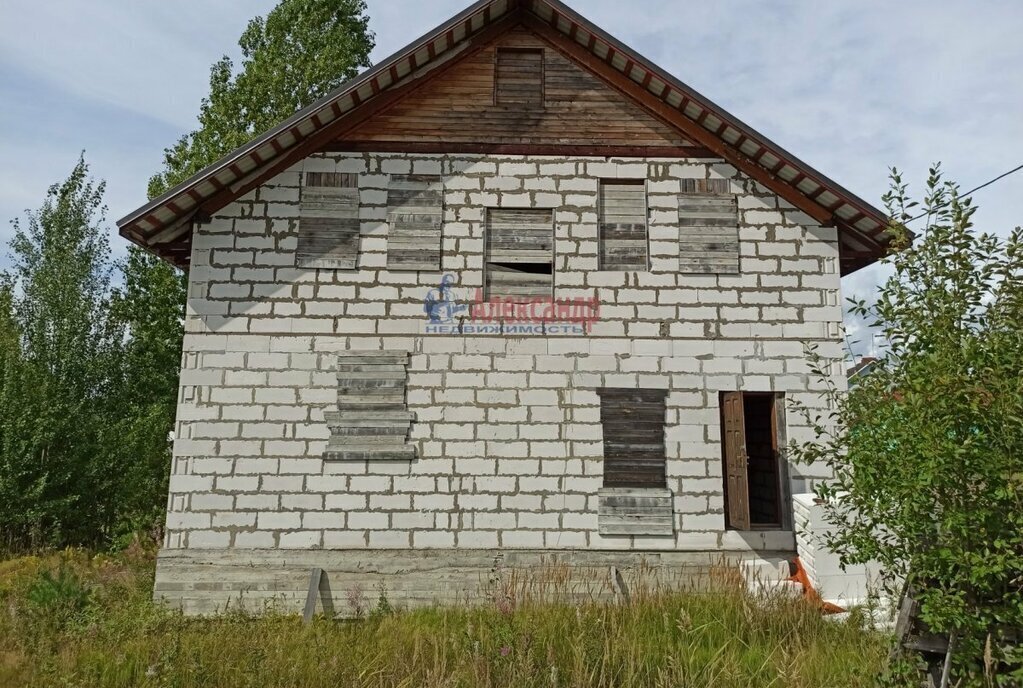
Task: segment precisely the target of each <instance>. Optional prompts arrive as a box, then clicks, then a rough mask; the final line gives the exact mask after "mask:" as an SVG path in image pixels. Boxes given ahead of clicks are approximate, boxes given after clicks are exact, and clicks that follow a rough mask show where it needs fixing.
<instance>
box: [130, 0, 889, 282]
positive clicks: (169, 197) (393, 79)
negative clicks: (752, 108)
mask: <svg viewBox="0 0 1023 688" xmlns="http://www.w3.org/2000/svg"><path fill="white" fill-rule="evenodd" d="M495 18H496V21H494V20H495ZM522 22H526V23H527V25H528V26H530V27H531V28H532V29H533V30H534V31H536V32H537V33H541V29H540V27H545V29H546V31H547V33H546V34H543V35H545V36H546V35H556V36H560V37H561V39H562V41H563V45H562V48H561V49H562V50H563V51H565V52H571V53H572V54H573V55H576V56H577V57H578V58H579V59H577V60H576V61H577V62H584V63H585V64H586V65H594V64H596V65H597V66H602V67H603V71H602V72H601V73H602V74H604V75H605V77H604V78H605V80H607V76H608V74H609V73H613V74H615V75H617V79H620V81H621V82H622V83H619V84H618V85H619V88H620V90H622V91H623V92H625V93H627V94H628V95H629V96H631V97H632V99H633V100H634V101H641V99H639V98H637V97H636V92H637V90H638V91H640V92H643V93H644V94H645V98H644V99H643V100H642V101H641V102H643V103H644V107H645V108H646V109H647V110H653V111H660V112H661V116H662V119H664V120H665V121H667V122H670V123H671V124H672V125H673V126H674V127H676V128H680V129H682V130H683V131H684V132H685V133H687V134H689V136H690V138H692V139H693V140H694V142H695V143H696V144H698V145H699V146H701V147H703V148H706V149H708V150H710V151H712V152H713V154H714V155H715V156H717V157H721V158H724V159H726V160H729V161H730V162H732V163H733V164H734V165H735V166H736V167H737V168H739V169H740V170H741V171H742V172H743V173H744V174H746V175H748V176H750V177H752V178H754V179H756V180H757V181H759V182H760V183H762V184H763V185H764V186H765V187H767V188H769V189H771V190H772V191H774V192H775V193H777V194H778V195H779V196H781V197H782V198H785V199H786V200H788V201H790V202H791V203H793V204H794V205H796V206H797V207H798V208H800V209H801V210H803V211H804V212H807V213H808V214H809V215H810V216H811V217H814V218H815V219H817V221H819V222H821V223H823V224H835V225H836V226H838V227H839V229H840V236H842V237H843V241H842V243H843V247H844V244H845V235H847V234H848V233H849V231H850V230H852V229H855V230H857V236H858V237H867V236H869V237H870V241H869V242H868V243H870V244H871V247H872V248H871V250H873V251H874V254H873V255H872V256H871V257H870V258H865V259H863V260H846V258H845V256H843V258H842V265H843V272H848V271H850V270H851V269H857V268H858V267H860V266H861V265H862V264H864V263H866V262H871V260H876V259H877V258H878V257H879V256H880V255H881V254H882V253H883V252H884V247H885V245H886V244H887V239H886V237H885V236H884V234H885V231H886V228H887V218H886V217H885V216H884V214H883V213H882V212H881V211H879V210H877V209H875V208H874V207H873V206H871V205H870V204H868V203H866V202H865V201H862V200H861V199H859V198H857V197H856V196H855V195H853V194H852V193H851V192H848V191H846V190H845V189H843V188H842V187H841V186H840V185H838V184H837V183H835V182H833V181H831V180H829V179H828V178H827V177H825V176H823V175H822V174H820V173H819V172H817V171H815V170H814V169H813V168H811V167H809V166H808V165H806V164H805V163H803V162H802V161H800V160H799V159H798V158H795V157H794V156H792V155H791V154H790V153H788V152H787V151H785V150H784V149H782V148H780V147H779V146H777V145H776V144H774V143H772V142H771V141H770V140H768V139H767V138H765V137H763V136H762V135H760V134H758V133H757V132H756V131H754V130H752V129H750V128H749V127H747V126H746V125H744V124H743V123H741V122H739V121H738V120H736V119H735V118H734V117H732V116H731V115H729V114H728V113H726V112H724V111H723V110H722V109H721V108H720V107H718V106H716V105H715V104H714V103H712V102H710V101H709V100H708V99H706V98H705V97H703V96H701V95H700V94H699V93H696V92H695V91H693V90H692V89H691V88H689V87H688V86H686V85H685V84H683V83H682V82H680V81H678V80H677V79H676V78H674V77H673V76H670V75H667V74H666V73H665V72H664V71H663V70H661V69H659V68H658V67H657V66H656V65H654V64H653V63H652V62H650V61H649V60H646V59H645V58H643V57H642V56H641V55H639V54H638V53H636V52H635V51H634V50H632V49H631V48H628V47H626V46H624V45H623V44H621V43H620V42H618V41H617V40H615V39H614V38H613V37H611V36H609V35H608V34H607V33H606V32H604V31H602V30H601V29H600V28H598V27H596V26H594V25H592V24H591V23H590V22H588V21H587V20H586V19H585V18H583V17H582V16H581V15H579V14H578V13H577V12H575V11H574V10H572V9H571V8H568V7H566V6H565V5H563V4H562V3H561V2H560V1H559V0H479V2H477V3H476V4H474V5H473V6H471V7H469V8H468V9H466V10H465V11H463V12H462V13H460V14H459V15H457V16H456V17H454V18H452V19H451V20H449V21H448V22H446V23H445V24H443V25H441V26H440V27H438V28H436V29H434V30H433V31H431V32H429V33H427V34H426V35H424V36H423V37H422V38H420V39H418V40H417V41H414V42H413V43H411V44H410V45H409V46H406V47H405V48H403V49H402V50H400V51H398V52H397V53H395V54H394V55H393V56H391V57H389V58H385V59H384V60H382V61H381V63H380V65H379V66H378V67H375V68H373V69H370V70H368V71H367V72H365V73H364V74H362V75H360V76H358V77H356V78H355V79H353V80H352V81H350V82H349V83H348V84H345V85H344V86H342V87H340V88H339V89H337V90H336V91H334V92H332V93H331V94H329V95H327V96H325V97H324V98H322V99H320V100H319V101H317V102H316V103H314V104H312V105H310V106H309V107H307V108H305V109H303V110H302V111H300V112H298V113H296V114H295V115H294V116H292V117H290V118H288V120H286V121H285V122H283V123H282V124H281V125H279V126H278V127H275V128H273V129H272V130H270V131H268V132H267V133H265V134H263V135H261V136H259V137H257V138H256V139H255V140H254V141H253V142H252V143H250V144H247V145H245V146H242V147H240V148H238V149H237V150H235V151H233V152H232V153H230V154H229V155H227V156H225V158H224V159H222V160H220V161H218V162H216V163H214V164H212V165H210V166H209V167H207V168H206V169H204V170H202V171H200V172H198V173H196V174H195V175H194V176H193V177H191V178H190V179H188V180H186V181H185V182H183V183H182V184H180V185H178V186H177V187H175V188H174V189H172V190H170V191H169V192H167V193H166V194H164V195H163V196H161V197H159V198H157V199H154V200H153V201H150V202H149V203H147V204H145V205H144V206H142V207H141V208H139V209H138V210H136V211H134V212H133V213H131V214H129V215H127V216H125V217H124V218H122V219H121V220H120V221H118V226H119V228H120V232H121V234H122V235H123V236H125V237H126V238H129V239H130V240H132V241H134V242H136V243H138V244H139V245H141V246H143V247H144V248H146V249H147V250H150V251H153V252H154V253H156V254H158V255H161V256H165V257H168V258H170V256H169V255H167V254H168V250H167V249H169V248H170V246H169V245H168V244H156V242H154V236H155V235H156V234H158V233H160V232H162V231H163V230H164V229H166V228H167V227H169V226H171V225H176V224H178V223H181V222H184V223H188V222H189V220H190V219H191V218H192V217H200V216H203V215H208V214H209V210H210V209H211V208H216V207H223V205H226V202H230V200H233V199H234V198H237V197H239V196H241V195H243V194H245V193H247V192H248V191H250V190H252V189H253V188H255V187H256V186H258V185H259V183H260V182H259V181H258V180H260V179H266V178H268V177H271V176H273V174H276V173H277V172H279V171H280V170H282V169H285V168H286V167H287V166H290V165H293V164H294V163H295V162H296V161H297V159H301V158H302V157H306V156H308V155H309V154H310V153H311V152H314V151H315V148H316V144H317V143H318V144H319V145H323V143H324V142H325V141H327V140H329V139H330V138H332V137H334V136H336V135H337V134H338V130H339V127H338V126H337V125H338V123H339V121H340V120H344V121H347V122H350V121H351V119H355V118H357V119H366V118H368V117H371V116H372V114H373V112H375V111H378V110H379V109H380V108H382V107H386V103H384V102H381V101H382V100H383V99H385V98H387V97H388V96H389V95H391V92H392V91H396V90H399V89H402V88H404V87H406V86H408V85H409V84H410V83H411V84H415V83H416V82H417V81H420V80H424V81H425V80H427V79H423V77H424V76H425V72H427V71H429V72H431V74H432V73H435V72H436V70H438V69H440V68H442V67H443V66H444V64H445V63H447V62H450V61H451V60H452V58H457V56H458V55H459V54H461V53H462V52H463V51H466V50H471V49H472V46H471V44H472V43H474V42H475V44H476V45H480V44H481V43H483V42H485V40H484V41H480V40H479V38H480V36H482V35H483V34H485V33H487V34H491V35H497V34H499V33H500V32H501V30H502V27H507V26H508V25H509V24H514V23H522ZM473 34H475V35H473ZM552 42H553V41H552ZM463 44H464V45H463ZM569 46H571V47H569ZM579 51H582V52H583V53H585V54H586V55H585V56H583V55H581V54H580V53H579ZM438 63H440V64H438ZM417 70H418V71H419V72H420V73H419V74H416V73H415V72H416V71H417ZM591 71H597V70H594V69H591ZM616 83H618V81H617V80H616ZM651 100H652V101H655V102H657V103H658V104H659V106H655V105H654V104H653V103H651V102H650V101H651ZM352 108H356V109H355V111H352ZM370 110H372V112H371V111H370ZM353 116H354V117H353ZM699 122H703V124H705V125H706V126H702V125H701V124H700V123H699ZM325 129H330V130H331V134H330V135H321V134H323V131H324V130H325ZM718 133H720V135H721V137H724V138H720V137H718V135H717V134H718ZM715 144H716V145H715ZM299 149H302V150H301V152H299ZM287 151H291V152H292V155H290V156H289V155H288V153H287ZM555 154H559V153H555ZM566 154H567V153H566ZM284 156H288V157H289V159H288V161H287V162H285V163H283V164H277V163H276V161H277V160H279V158H281V157H284ZM758 161H762V165H763V166H761V165H758V164H757V162H758ZM782 161H785V162H787V165H782V167H781V168H779V170H778V171H779V172H781V173H783V174H784V175H785V176H783V177H777V176H775V175H772V174H771V173H770V172H769V171H768V170H767V169H764V167H771V166H776V165H778V164H779V163H781V162H782ZM271 168H272V171H270V170H271ZM785 177H788V178H789V179H788V181H786V178H785ZM795 179H798V180H799V181H798V182H795V183H793V182H794V180H795ZM804 182H805V186H806V189H807V193H803V191H802V189H800V188H796V187H797V186H798V185H799V184H802V183H804ZM822 188H826V193H825V192H823V191H820V190H819V189H822ZM793 194H795V195H793ZM807 194H809V195H810V196H811V198H807ZM225 198H227V199H229V200H228V201H226V202H225V201H224V199H225ZM818 199H819V200H820V201H825V200H826V202H817V203H816V207H815V202H816V201H818ZM822 207H823V208H825V210H824V211H823V212H822V211H821V210H820V208H822ZM859 212H862V213H864V217H863V218H859V219H858V220H857V222H856V223H855V227H853V225H852V224H851V223H847V222H845V221H843V220H842V219H841V215H845V216H847V217H848V216H850V215H854V214H856V213H859ZM161 236H164V237H165V236H167V235H165V234H163V235H161ZM187 236H188V235H187V233H186V235H185V237H187ZM186 243H187V239H186ZM176 250H177V249H176ZM177 255H178V256H181V252H180V250H178V253H177ZM172 262H175V263H176V264H179V265H181V264H185V263H187V258H184V259H181V258H180V257H179V258H177V259H173V258H172ZM847 267H848V268H849V269H850V270H847V269H846V268H847Z"/></svg>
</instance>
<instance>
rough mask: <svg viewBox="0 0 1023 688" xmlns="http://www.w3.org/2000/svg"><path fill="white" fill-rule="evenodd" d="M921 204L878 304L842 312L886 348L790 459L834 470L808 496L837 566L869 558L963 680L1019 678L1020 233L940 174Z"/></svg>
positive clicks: (902, 198)
mask: <svg viewBox="0 0 1023 688" xmlns="http://www.w3.org/2000/svg"><path fill="white" fill-rule="evenodd" d="M892 184H893V186H892V191H891V192H890V193H889V194H888V195H887V196H886V199H885V200H886V202H887V203H888V206H889V211H890V213H891V215H892V217H894V218H896V219H898V220H900V221H902V222H907V221H908V220H909V219H910V218H911V217H913V216H914V215H916V214H918V211H919V208H918V206H917V204H916V203H913V202H911V201H910V200H909V198H908V194H907V187H906V185H905V184H904V183H903V182H902V179H901V177H900V176H899V175H898V173H897V172H896V171H894V170H893V174H892ZM924 210H925V212H926V216H927V218H928V224H927V226H926V228H925V229H924V231H923V233H922V235H921V236H920V237H919V238H918V239H917V240H916V242H915V244H914V245H913V246H912V247H908V245H907V244H908V241H907V239H908V236H907V234H906V231H905V228H904V227H903V226H902V225H896V226H895V227H893V231H894V232H895V233H896V244H897V245H898V246H900V247H901V248H902V250H900V251H898V252H896V253H894V254H893V255H891V256H889V257H888V258H887V259H886V260H885V264H886V265H887V266H888V267H889V268H890V269H891V270H892V272H893V274H892V276H891V278H890V279H888V280H887V282H886V283H885V284H884V285H882V287H881V289H880V293H879V295H878V298H877V301H876V303H874V304H872V305H868V304H866V303H864V302H858V303H854V305H853V311H854V313H856V314H857V315H859V316H861V317H864V318H866V319H867V320H868V322H869V324H870V325H871V326H873V327H875V328H877V329H878V331H880V333H881V334H882V335H883V337H884V340H885V342H886V343H887V349H888V353H887V355H886V356H885V357H884V358H883V360H881V361H880V362H879V363H878V364H877V365H875V366H874V367H873V368H872V370H871V372H870V374H869V375H867V376H865V377H864V378H862V379H861V380H860V381H859V382H858V384H857V385H856V386H855V388H854V389H852V390H851V391H849V393H848V394H844V393H843V391H842V390H839V389H836V388H835V387H833V386H832V387H830V388H829V391H828V393H827V396H828V397H829V401H830V408H832V409H834V410H833V412H832V414H831V417H830V418H827V419H825V418H822V417H810V414H809V413H808V414H807V415H808V417H809V419H810V421H811V423H812V424H813V425H814V427H815V428H816V434H817V439H816V441H815V442H810V443H806V444H803V445H798V446H794V447H793V448H792V452H793V454H794V456H795V458H797V459H801V460H803V461H806V462H820V463H823V464H825V465H827V466H828V467H829V468H830V469H831V470H832V471H833V472H834V474H835V476H836V477H835V480H834V481H833V482H831V483H829V484H827V485H824V486H822V487H821V488H820V489H819V491H818V492H819V497H820V498H821V499H822V500H823V502H824V503H825V505H826V509H827V516H828V520H829V521H830V522H831V523H832V524H833V525H834V526H835V528H836V530H835V535H834V537H833V538H832V540H831V542H830V543H829V544H830V545H831V546H832V547H833V548H834V549H835V550H836V551H838V552H839V553H840V554H841V555H842V556H843V559H844V561H846V562H847V563H863V562H867V561H870V560H877V561H880V562H881V564H882V565H883V567H884V568H885V570H886V571H887V573H888V575H889V580H890V581H899V582H901V581H906V582H908V584H910V585H912V586H915V587H916V588H918V591H919V596H918V599H919V600H920V602H921V614H920V615H921V618H922V620H923V621H925V622H926V623H927V624H929V625H930V627H931V628H932V629H934V630H935V631H937V632H941V633H946V634H955V635H956V637H957V647H956V650H955V667H956V675H957V677H958V679H959V680H961V681H963V683H962V684H961V685H964V686H966V685H974V684H976V685H990V684H987V683H985V681H987V680H989V679H990V680H995V679H994V674H997V675H998V677H999V678H998V680H1003V681H1006V682H1007V683H1005V684H1004V685H1019V684H1020V681H1021V680H1023V664H1020V657H1019V653H1018V652H1014V651H1013V650H1012V647H1013V646H1014V645H1015V642H1014V641H1012V640H1011V633H1012V631H1013V629H1015V630H1016V631H1018V630H1020V629H1023V377H1021V375H1020V368H1021V364H1023V231H1021V230H1020V229H1019V228H1017V229H1016V230H1015V231H1014V232H1012V233H1011V234H1010V236H1009V237H1008V239H1005V240H1003V239H999V238H998V237H997V236H995V235H992V234H985V233H978V232H975V231H973V229H972V217H973V215H974V213H975V211H976V207H975V206H973V205H972V203H971V202H970V200H969V199H964V198H960V196H959V194H958V189H957V187H956V186H955V185H953V184H950V183H946V182H944V181H943V180H942V178H941V173H940V169H939V168H937V167H935V168H934V169H932V170H931V176H930V179H929V180H928V184H927V194H926V199H925V202H924ZM814 361H815V368H816V369H817V371H818V372H820V373H822V375H821V377H822V379H823V380H824V381H825V383H827V376H826V375H824V374H823V373H824V369H825V367H826V366H825V363H826V362H824V361H821V360H820V359H819V358H817V357H814ZM836 427H837V430H836V429H834V428H836ZM1017 642H1018V641H1017ZM985 677H986V678H985Z"/></svg>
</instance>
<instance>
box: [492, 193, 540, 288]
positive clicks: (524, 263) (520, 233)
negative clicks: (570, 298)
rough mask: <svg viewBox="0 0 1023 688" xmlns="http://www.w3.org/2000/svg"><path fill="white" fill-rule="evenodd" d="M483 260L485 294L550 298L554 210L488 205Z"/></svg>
mask: <svg viewBox="0 0 1023 688" xmlns="http://www.w3.org/2000/svg"><path fill="white" fill-rule="evenodd" d="M486 261H487V262H486V269H485V270H484V278H485V279H484V285H485V290H486V295H487V298H492V297H498V298H515V297H522V298H553V288H554V211H553V210H552V209H550V208H540V209H533V208H490V209H488V210H487V220H486Z"/></svg>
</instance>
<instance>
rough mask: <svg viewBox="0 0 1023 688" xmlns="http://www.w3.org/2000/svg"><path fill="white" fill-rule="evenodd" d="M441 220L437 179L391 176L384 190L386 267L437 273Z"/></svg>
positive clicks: (440, 190)
mask: <svg viewBox="0 0 1023 688" xmlns="http://www.w3.org/2000/svg"><path fill="white" fill-rule="evenodd" d="M443 219H444V181H443V179H442V178H441V177H440V175H423V174H420V175H391V179H390V182H389V184H388V189H387V221H388V224H389V226H390V229H389V232H388V236H387V267H388V269H390V270H408V271H439V270H440V269H441V237H442V226H443Z"/></svg>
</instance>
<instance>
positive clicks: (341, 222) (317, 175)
mask: <svg viewBox="0 0 1023 688" xmlns="http://www.w3.org/2000/svg"><path fill="white" fill-rule="evenodd" d="M358 256H359V175H357V174H344V173H336V172H306V175H305V184H304V185H303V187H302V203H301V214H300V217H299V223H298V252H297V257H296V264H297V265H298V266H299V267H303V268H326V269H340V270H354V269H355V264H356V261H357V259H358Z"/></svg>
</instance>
